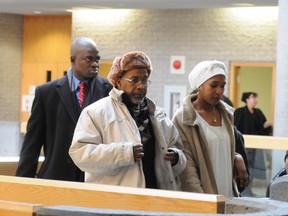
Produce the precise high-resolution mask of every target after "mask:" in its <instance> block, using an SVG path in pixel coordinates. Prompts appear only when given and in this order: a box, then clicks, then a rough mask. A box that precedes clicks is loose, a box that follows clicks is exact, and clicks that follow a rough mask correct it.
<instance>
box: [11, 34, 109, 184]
mask: <svg viewBox="0 0 288 216" xmlns="http://www.w3.org/2000/svg"><path fill="white" fill-rule="evenodd" d="M70 61H71V68H69V70H68V72H67V74H66V75H65V76H64V77H62V78H60V79H57V80H54V81H51V82H48V83H45V84H43V85H40V86H38V87H37V88H36V91H35V99H34V101H33V105H32V110H31V116H30V118H29V120H28V125H27V133H26V135H25V138H24V142H23V146H22V149H21V153H20V160H19V163H18V167H17V171H16V176H21V177H32V178H34V177H37V178H43V179H55V180H66V181H80V182H81V181H84V173H83V172H82V171H81V170H80V169H79V168H78V167H77V166H76V165H75V164H74V163H73V161H72V159H71V158H70V156H69V154H68V150H69V147H70V145H71V141H72V137H73V132H74V128H75V126H76V123H77V120H78V117H79V115H80V113H81V111H82V109H83V108H85V107H86V106H87V105H89V104H91V103H92V102H95V101H97V100H99V99H101V98H103V97H106V96H108V94H109V91H110V90H111V89H112V86H111V85H110V83H109V82H108V81H107V79H105V78H102V77H100V76H98V72H99V64H100V55H99V51H98V48H97V46H96V43H95V42H94V41H93V40H92V39H90V38H86V37H81V38H77V39H75V40H74V41H73V42H72V45H71V52H70ZM80 83H82V84H80ZM78 84H80V86H81V85H82V86H83V85H84V92H85V93H83V94H82V92H83V91H82V92H81V93H80V89H79V87H78ZM81 94H82V96H80V95H81ZM41 149H43V154H44V158H45V159H44V161H43V164H42V166H41V167H40V170H39V172H37V166H38V158H39V155H40V153H41Z"/></svg>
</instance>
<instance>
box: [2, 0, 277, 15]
mask: <svg viewBox="0 0 288 216" xmlns="http://www.w3.org/2000/svg"><path fill="white" fill-rule="evenodd" d="M247 4H248V5H247ZM277 5H278V1H277V0H246V1H245V0H244V1H243V0H0V13H13V14H23V15H29V14H33V12H34V11H41V13H42V14H65V13H68V12H66V10H68V9H70V10H71V9H88V8H90V9H100V8H101V9H102V8H109V9H116V8H118V9H124V8H125V9H133V8H134V9H188V8H223V7H240V6H246V7H247V6H255V7H258V6H277Z"/></svg>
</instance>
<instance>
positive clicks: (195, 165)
mask: <svg viewBox="0 0 288 216" xmlns="http://www.w3.org/2000/svg"><path fill="white" fill-rule="evenodd" d="M196 98H197V95H188V96H187V97H186V98H185V99H184V103H183V106H181V107H180V108H179V109H178V110H177V111H176V112H175V114H174V116H173V119H172V121H173V123H174V125H175V126H176V127H177V129H178V131H179V133H180V136H181V138H182V142H183V145H184V149H185V150H184V153H185V155H186V158H187V166H186V168H185V170H184V171H183V172H182V174H181V175H180V180H181V184H182V189H183V190H184V191H189V192H197V193H209V194H218V189H217V185H216V180H215V178H214V174H213V169H212V163H213V161H211V159H210V157H209V155H210V154H209V148H208V144H207V141H206V139H205V135H204V132H203V130H202V128H201V127H200V126H199V125H198V123H196V121H195V120H196V113H195V110H194V107H193V105H192V101H194V100H196ZM217 106H218V109H219V111H220V112H221V115H222V117H223V120H224V122H225V125H227V131H228V133H229V136H230V144H231V163H232V168H233V164H234V155H235V138H234V132H233V111H234V108H232V107H230V106H229V105H228V104H226V103H224V102H222V101H220V102H219V104H218V105H217ZM232 173H233V170H232ZM231 181H232V185H233V191H234V195H235V196H238V195H239V194H238V189H237V186H236V183H235V181H234V180H233V179H231Z"/></svg>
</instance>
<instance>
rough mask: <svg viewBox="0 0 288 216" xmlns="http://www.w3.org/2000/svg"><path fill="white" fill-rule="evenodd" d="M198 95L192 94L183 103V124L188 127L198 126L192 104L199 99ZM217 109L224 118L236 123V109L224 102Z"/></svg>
mask: <svg viewBox="0 0 288 216" xmlns="http://www.w3.org/2000/svg"><path fill="white" fill-rule="evenodd" d="M197 97H198V96H197V94H190V95H188V96H186V97H185V98H184V102H183V117H182V118H183V119H182V121H183V123H184V124H186V125H195V124H197V121H196V118H197V115H196V111H195V109H194V107H193V105H192V102H193V101H195V100H196V99H197ZM216 106H217V108H218V109H219V111H220V113H221V114H222V116H223V117H224V118H225V116H227V118H228V119H229V120H230V121H231V122H234V119H233V113H234V110H235V109H234V108H233V107H231V106H229V105H228V104H226V103H225V102H223V101H222V100H220V101H219V103H218V104H217V105H216Z"/></svg>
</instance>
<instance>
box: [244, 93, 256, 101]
mask: <svg viewBox="0 0 288 216" xmlns="http://www.w3.org/2000/svg"><path fill="white" fill-rule="evenodd" d="M251 95H253V97H258V94H257V93H256V92H243V93H242V98H241V101H243V102H244V103H246V99H247V98H249V97H250V96H251Z"/></svg>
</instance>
